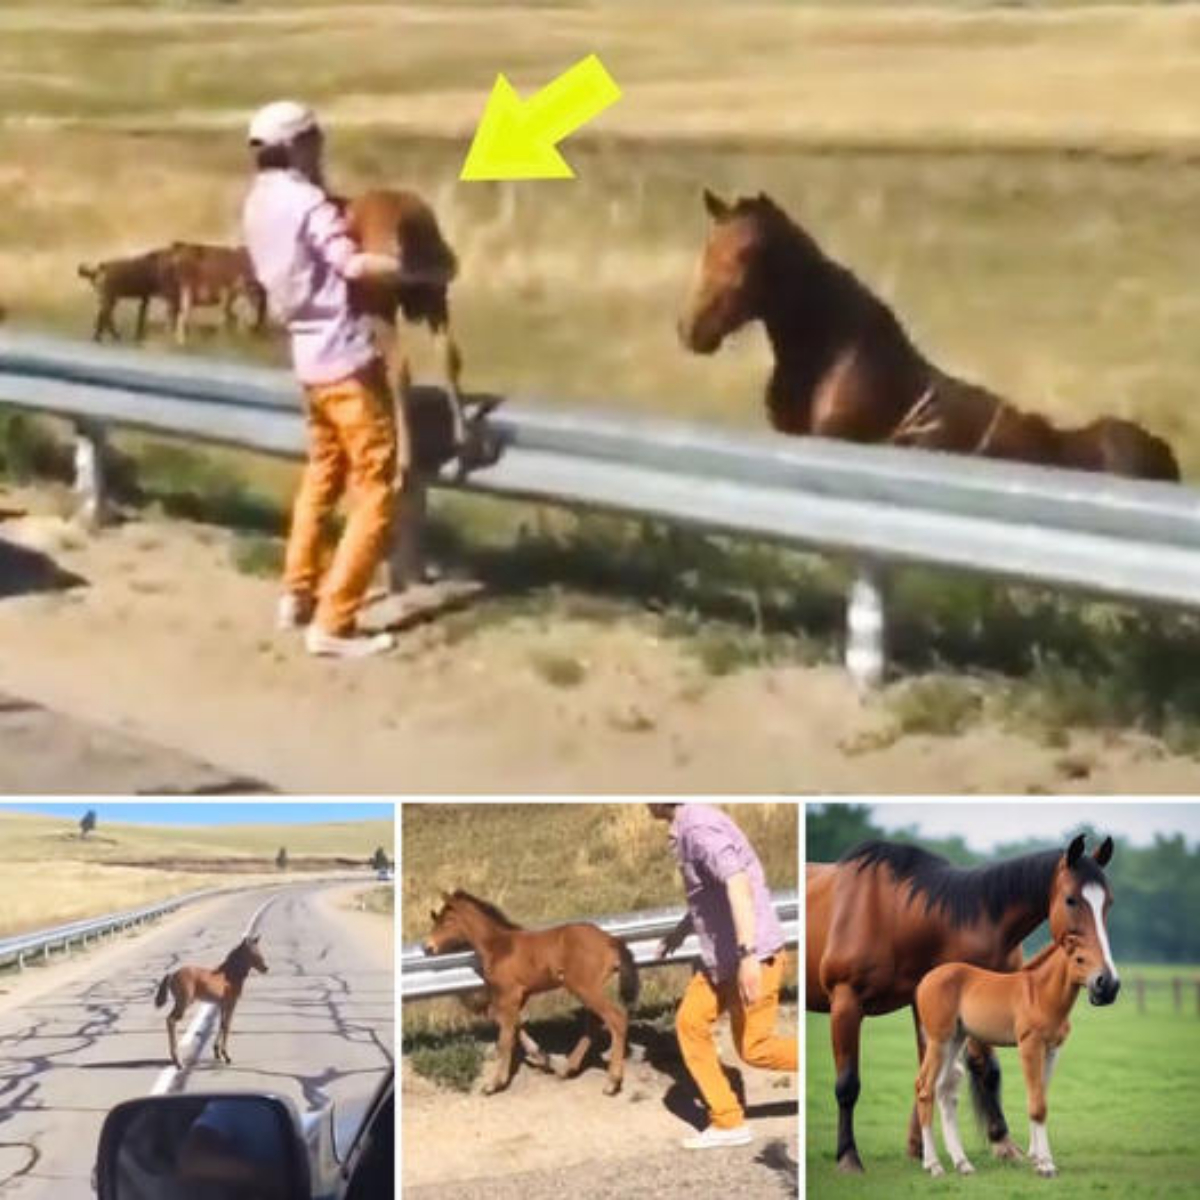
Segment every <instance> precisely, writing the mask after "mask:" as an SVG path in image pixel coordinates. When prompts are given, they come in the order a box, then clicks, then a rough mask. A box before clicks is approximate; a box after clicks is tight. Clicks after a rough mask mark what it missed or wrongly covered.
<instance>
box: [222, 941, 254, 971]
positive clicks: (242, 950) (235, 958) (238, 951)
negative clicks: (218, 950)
mask: <svg viewBox="0 0 1200 1200" xmlns="http://www.w3.org/2000/svg"><path fill="white" fill-rule="evenodd" d="M246 954H247V950H246V939H245V938H242V940H241V941H240V942H238V944H237V945H236V946H234V948H233V949H232V950H230V952H229V953H228V954H227V955H225V958H224V959H223V960H222V962H221V965H220V966H219V967H218V968H217V970H218V971H228V970H231V969H232V968H233V967H234V966H235V965H236V964H238V963H240V962H241V961H243V960H244V959H245V958H246Z"/></svg>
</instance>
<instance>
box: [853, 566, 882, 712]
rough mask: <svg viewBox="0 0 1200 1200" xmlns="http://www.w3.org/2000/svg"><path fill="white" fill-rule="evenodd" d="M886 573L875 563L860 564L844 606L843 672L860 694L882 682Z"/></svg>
mask: <svg viewBox="0 0 1200 1200" xmlns="http://www.w3.org/2000/svg"><path fill="white" fill-rule="evenodd" d="M884 585H885V572H884V570H883V568H882V567H881V566H880V565H879V563H877V562H872V561H870V560H867V559H864V560H861V561H860V562H859V563H858V564H857V565H856V567H855V574H854V581H853V582H852V583H851V584H850V595H849V598H848V600H847V604H846V656H845V661H846V670H847V671H849V672H850V677H851V678H852V679H853V680H854V683H855V686H856V687H857V688H858V690H859V691H860V692H865V691H870V690H871V689H873V688H877V687H878V686H879V685H880V684H881V683H882V682H883V673H884V670H885V668H886V665H887V658H886V634H887V629H886V613H885V609H884Z"/></svg>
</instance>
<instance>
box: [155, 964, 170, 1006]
mask: <svg viewBox="0 0 1200 1200" xmlns="http://www.w3.org/2000/svg"><path fill="white" fill-rule="evenodd" d="M170 990H171V973H170V972H169V971H168V972H167V974H166V975H164V976H163V977H162V982H161V983H159V985H158V991H157V992H155V993H154V1007H155V1008H162V1006H163V1005H164V1004H166V1002H167V992H169V991H170Z"/></svg>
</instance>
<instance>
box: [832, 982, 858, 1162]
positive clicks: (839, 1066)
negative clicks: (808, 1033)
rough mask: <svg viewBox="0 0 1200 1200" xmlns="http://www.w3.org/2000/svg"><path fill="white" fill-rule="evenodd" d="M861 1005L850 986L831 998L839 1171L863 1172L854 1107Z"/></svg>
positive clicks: (838, 989)
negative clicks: (855, 1139)
mask: <svg viewBox="0 0 1200 1200" xmlns="http://www.w3.org/2000/svg"><path fill="white" fill-rule="evenodd" d="M862 1019H863V1011H862V1004H861V1003H860V1001H859V999H858V996H857V995H855V993H854V989H853V988H852V987H850V985H849V984H845V983H842V984H838V985H837V986H836V987H834V989H833V991H832V993H831V995H830V1005H829V1031H830V1034H831V1035H832V1037H833V1063H834V1067H835V1068H836V1070H837V1082H836V1083H835V1084H834V1088H833V1093H834V1095H835V1096H836V1097H837V1103H838V1140H837V1166H838V1170H839V1171H854V1172H860V1171H862V1169H863V1165H862V1160H861V1159H860V1158H859V1157H858V1147H857V1146H856V1145H855V1142H854V1105H855V1104H856V1103H857V1102H858V1092H859V1080H858V1046H859V1033H860V1031H861V1029H862Z"/></svg>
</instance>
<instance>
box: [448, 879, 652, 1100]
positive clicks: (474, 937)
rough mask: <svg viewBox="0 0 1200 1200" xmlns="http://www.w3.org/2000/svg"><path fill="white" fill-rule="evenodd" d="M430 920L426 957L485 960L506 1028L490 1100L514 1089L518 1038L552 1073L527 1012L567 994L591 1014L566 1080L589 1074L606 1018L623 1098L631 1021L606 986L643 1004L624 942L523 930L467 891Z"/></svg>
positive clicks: (562, 929) (611, 1087)
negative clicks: (527, 1026) (532, 1003)
mask: <svg viewBox="0 0 1200 1200" xmlns="http://www.w3.org/2000/svg"><path fill="white" fill-rule="evenodd" d="M429 915H430V917H431V919H432V921H433V928H432V929H431V930H430V931H429V936H428V937H427V938H426V939H425V953H426V954H443V953H445V952H446V951H448V950H464V949H466V948H467V947H468V946H469V947H470V948H471V949H472V950H474V951H475V953H476V954H477V955H478V956H479V971H480V974H481V975H482V976H483V979H484V982H485V983H486V984H487V988H488V999H489V1001H490V1007H491V1012H492V1016H493V1017H495V1019H496V1021H497V1022H498V1023H499V1025H500V1044H499V1047H498V1057H497V1060H496V1074H495V1076H494V1077H493V1079H492V1081H491V1083H489V1084H488V1085H487V1086H486V1087H485V1088H484V1089H483V1090H484V1092H485V1093H487V1094H491V1093H492V1092H498V1091H500V1090H501V1089H502V1088H505V1087H507V1086H508V1083H509V1080H510V1079H511V1078H512V1072H513V1051H514V1050H515V1043H514V1039H515V1037H516V1036H517V1034H518V1032H519V1033H520V1035H521V1044H522V1046H523V1047H524V1049H525V1053H526V1054H527V1055H528V1056H529V1058H530V1060H531V1061H532V1062H533V1063H534V1064H535V1065H537V1066H541V1067H548V1065H549V1064H548V1062H547V1060H546V1058H545V1056H544V1055H543V1054H542V1052H541V1051H540V1050H539V1049H538V1048H537V1046H536V1044H535V1043H534V1041H533V1039H532V1038H530V1037H529V1036H528V1034H526V1033H525V1031H524V1029H522V1028H521V1009H522V1008H523V1007H524V1005H525V1001H526V1000H527V999H528V998H529V997H530V996H532V995H535V994H536V993H538V992H548V991H552V990H553V989H554V988H560V987H561V988H566V989H567V991H569V992H571V993H572V994H573V995H574V996H577V997H578V998H579V1000H580V1001H581V1002H582V1003H583V1004H584V1005H585V1006H586V1007H587V1009H588V1010H589V1011H588V1014H587V1017H586V1024H585V1028H584V1033H583V1036H582V1037H581V1038H580V1039H579V1042H578V1043H577V1044H576V1046H575V1049H574V1050H573V1051H572V1052H571V1054H570V1055H569V1056H568V1058H567V1065H566V1068H565V1071H564V1077H565V1076H570V1075H574V1074H576V1073H577V1072H579V1071H580V1070H581V1069H582V1067H583V1063H584V1060H585V1058H586V1057H587V1052H588V1050H589V1048H590V1047H591V1045H592V1042H593V1040H594V1039H595V1036H596V1021H595V1018H596V1017H599V1018H600V1020H602V1021H603V1022H604V1024H605V1025H607V1026H608V1030H609V1033H611V1034H612V1051H611V1055H610V1057H609V1062H608V1083H607V1084H606V1085H605V1088H604V1092H605V1095H608V1096H615V1095H616V1094H617V1092H619V1091H620V1090H621V1083H622V1080H623V1078H624V1069H625V1039H626V1035H627V1033H628V1030H629V1014H628V1012H627V1011H626V1009H625V1008H624V1007H622V1005H621V1004H618V1003H617V1002H616V1001H615V1000H612V999H610V998H609V997H608V996H607V995H605V992H604V985H605V983H607V982H608V980H609V979H610V978H611V977H612V976H613V975H618V976H619V977H620V995H621V999H622V1000H623V1001H624V1002H625V1004H627V1005H628V1004H632V1003H633V1002H634V1001H635V1000H636V999H637V995H638V973H637V964H636V963H635V962H634V960H633V955H632V954H631V953H630V952H629V947H628V946H626V945H625V943H624V942H622V941H620V940H619V939H617V938H615V937H613V936H612V935H611V934H608V933H605V932H604V930H603V929H601V928H600V927H599V926H598V925H590V924H587V923H584V922H579V923H575V924H571V925H555V926H553V927H552V928H550V929H536V930H534V929H522V928H521V927H520V926H519V925H516V924H514V923H513V922H512V921H510V920H509V919H508V918H507V917H506V916H505V915H504V914H503V913H502V912H501V911H500V910H499V909H498V908H497V907H496V906H495V905H494V904H489V903H488V902H487V901H486V900H480V899H478V898H477V897H475V896H472V895H471V894H470V893H469V892H463V891H456V892H454V893H453V895H447V894H446V893H443V894H442V907H441V910H440V911H439V912H435V913H430V914H429Z"/></svg>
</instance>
